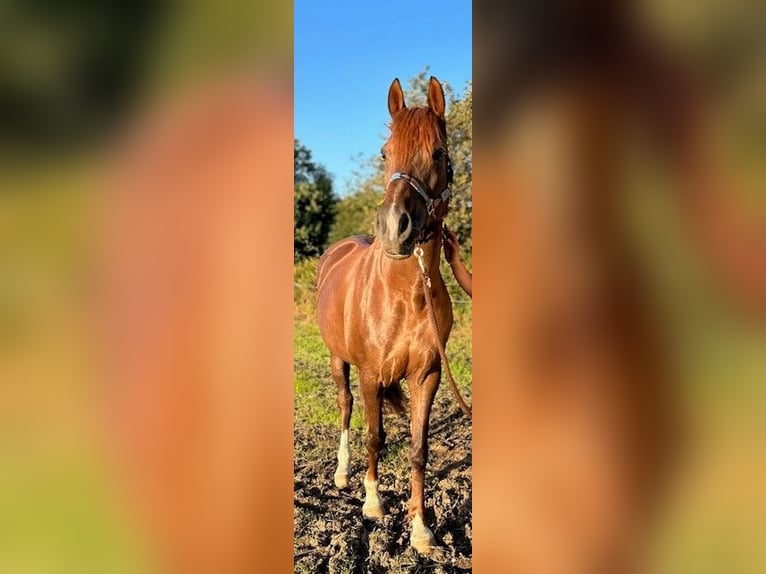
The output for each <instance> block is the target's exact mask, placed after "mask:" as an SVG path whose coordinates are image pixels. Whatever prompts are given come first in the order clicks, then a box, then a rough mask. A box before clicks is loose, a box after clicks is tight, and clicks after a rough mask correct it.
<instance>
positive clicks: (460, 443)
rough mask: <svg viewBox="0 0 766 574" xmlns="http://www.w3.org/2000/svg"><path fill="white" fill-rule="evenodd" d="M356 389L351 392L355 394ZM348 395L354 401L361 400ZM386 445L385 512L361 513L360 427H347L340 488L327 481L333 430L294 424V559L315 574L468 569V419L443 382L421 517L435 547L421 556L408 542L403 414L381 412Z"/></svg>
mask: <svg viewBox="0 0 766 574" xmlns="http://www.w3.org/2000/svg"><path fill="white" fill-rule="evenodd" d="M355 394H356V393H355ZM357 399H358V397H356V396H355V404H354V405H355V406H354V408H358V407H357V405H361V401H359V400H357ZM384 426H385V429H386V434H387V436H386V441H387V447H386V449H385V450H384V452H383V453H382V456H381V461H380V465H379V475H380V494H381V498H382V499H383V503H384V505H385V506H386V511H387V515H386V516H385V517H384V518H383V519H380V520H378V521H372V520H367V519H365V518H363V517H362V503H363V500H364V486H363V484H362V480H363V478H364V473H365V471H366V450H365V449H364V446H363V443H362V440H363V437H362V432H361V430H360V429H358V428H352V430H351V435H352V436H351V449H352V455H351V456H352V462H351V472H352V474H351V476H350V485H349V487H348V488H347V489H344V490H339V489H338V488H336V487H335V484H334V482H333V473H334V472H335V466H336V462H337V461H336V453H337V449H338V438H339V429H338V428H336V427H334V426H325V425H301V424H299V422H298V421H296V427H295V462H294V477H295V511H294V527H295V540H294V553H295V558H294V564H295V571H296V572H300V573H304V572H305V573H308V572H311V573H314V572H330V573H333V574H334V573H342V572H343V573H345V572H375V573H377V572H393V573H396V572H435V573H449V572H470V571H471V555H472V550H471V546H472V514H471V434H472V430H471V423H470V421H469V420H468V419H467V418H466V417H465V416H464V415H463V414H462V412H461V411H460V410H459V408H458V407H457V406H456V404H455V401H454V399H453V397H452V395H451V394H450V391H449V389H448V388H447V385H446V384H445V383H444V382H443V383H442V386H441V388H440V389H439V392H438V393H437V397H436V402H435V404H434V410H433V412H432V414H431V429H430V433H429V437H430V439H429V445H430V447H429V448H430V455H429V463H428V469H427V471H426V508H427V513H426V522H427V524H428V525H429V526H430V528H431V530H432V531H433V533H434V536H435V537H436V542H437V544H438V545H439V546H440V549H439V550H437V551H435V552H434V553H432V555H429V556H428V557H423V556H419V555H418V554H417V552H415V550H414V549H412V548H410V546H409V534H410V530H409V524H408V519H407V501H408V499H409V494H410V482H409V477H410V467H409V461H408V459H407V455H408V451H409V440H410V433H409V417H408V416H404V417H403V416H400V415H396V414H387V415H386V417H385V421H384Z"/></svg>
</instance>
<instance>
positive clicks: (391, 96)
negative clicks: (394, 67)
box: [388, 78, 407, 117]
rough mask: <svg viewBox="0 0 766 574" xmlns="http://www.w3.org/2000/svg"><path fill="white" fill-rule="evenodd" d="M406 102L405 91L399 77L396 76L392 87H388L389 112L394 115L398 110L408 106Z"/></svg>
mask: <svg viewBox="0 0 766 574" xmlns="http://www.w3.org/2000/svg"><path fill="white" fill-rule="evenodd" d="M406 107H407V106H406V104H405V103H404V93H403V92H402V85H401V84H400V83H399V78H394V81H393V82H391V87H390V88H389V89H388V113H389V114H391V116H392V117H393V116H394V114H396V112H398V111H400V110H403V109H404V108H406Z"/></svg>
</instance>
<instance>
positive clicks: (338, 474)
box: [335, 429, 351, 488]
mask: <svg viewBox="0 0 766 574" xmlns="http://www.w3.org/2000/svg"><path fill="white" fill-rule="evenodd" d="M350 463H351V446H350V445H349V444H348V429H345V430H344V431H343V432H342V433H340V446H339V447H338V468H337V470H336V471H335V486H337V487H338V488H346V487H347V486H348V473H349V467H350V466H351V464H350Z"/></svg>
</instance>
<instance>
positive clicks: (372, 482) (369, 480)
mask: <svg viewBox="0 0 766 574" xmlns="http://www.w3.org/2000/svg"><path fill="white" fill-rule="evenodd" d="M359 378H360V384H359V388H360V390H361V393H362V398H363V400H364V417H365V422H366V427H367V435H366V437H365V443H366V445H367V456H368V465H367V474H366V475H365V477H364V490H365V498H364V505H363V506H362V514H363V515H364V516H365V517H367V518H381V517H382V516H383V515H384V514H385V510H384V509H383V503H382V502H381V500H380V494H379V492H378V458H379V456H380V449H381V448H382V446H383V440H384V435H383V386H382V385H381V384H380V383H379V382H378V381H377V380H376V379H375V378H370V377H367V376H365V375H364V374H363V373H360V377H359Z"/></svg>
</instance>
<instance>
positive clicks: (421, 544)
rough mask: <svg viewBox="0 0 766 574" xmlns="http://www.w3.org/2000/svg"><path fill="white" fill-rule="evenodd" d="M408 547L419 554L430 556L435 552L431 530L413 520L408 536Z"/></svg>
mask: <svg viewBox="0 0 766 574" xmlns="http://www.w3.org/2000/svg"><path fill="white" fill-rule="evenodd" d="M410 546H412V547H413V548H414V549H415V550H417V551H418V552H419V553H420V554H430V553H431V552H433V551H434V550H436V548H437V546H436V540H435V539H434V534H433V532H431V529H430V528H428V526H426V525H425V524H423V522H422V521H420V520H417V519H416V520H414V521H413V524H412V533H411V534H410Z"/></svg>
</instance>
